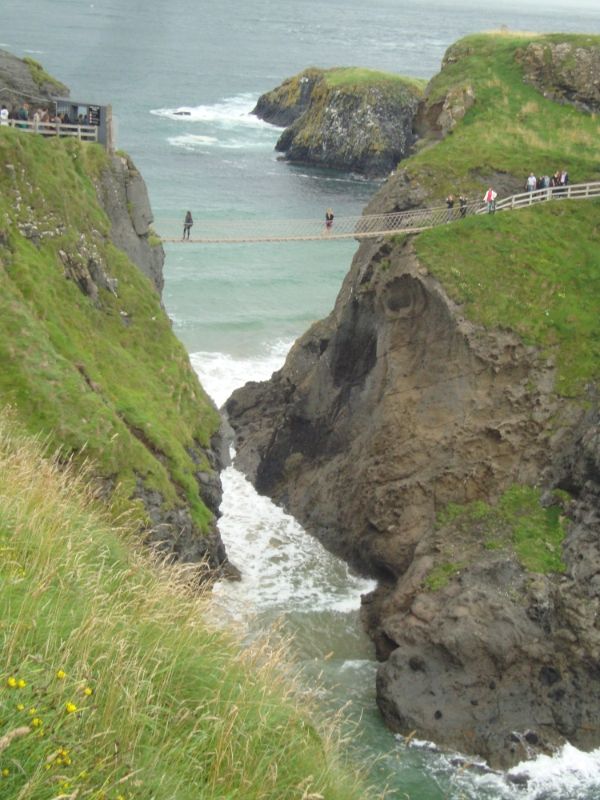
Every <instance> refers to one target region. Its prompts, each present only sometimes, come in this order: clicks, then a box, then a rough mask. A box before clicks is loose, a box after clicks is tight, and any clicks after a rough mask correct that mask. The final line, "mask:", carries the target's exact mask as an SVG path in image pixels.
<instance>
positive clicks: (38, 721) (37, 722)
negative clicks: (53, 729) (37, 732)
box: [31, 717, 43, 728]
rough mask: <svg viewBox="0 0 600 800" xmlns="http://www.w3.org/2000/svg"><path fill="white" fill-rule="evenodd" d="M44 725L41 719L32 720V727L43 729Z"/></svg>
mask: <svg viewBox="0 0 600 800" xmlns="http://www.w3.org/2000/svg"><path fill="white" fill-rule="evenodd" d="M42 724H43V723H42V720H41V719H40V718H39V717H34V718H33V719H32V720H31V725H32V726H33V727H34V728H41V727H42Z"/></svg>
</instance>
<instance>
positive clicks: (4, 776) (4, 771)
mask: <svg viewBox="0 0 600 800" xmlns="http://www.w3.org/2000/svg"><path fill="white" fill-rule="evenodd" d="M9 775H10V770H9V769H8V767H4V769H3V770H2V777H3V778H8V776H9Z"/></svg>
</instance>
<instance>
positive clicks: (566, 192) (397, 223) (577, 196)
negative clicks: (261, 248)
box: [158, 181, 600, 244]
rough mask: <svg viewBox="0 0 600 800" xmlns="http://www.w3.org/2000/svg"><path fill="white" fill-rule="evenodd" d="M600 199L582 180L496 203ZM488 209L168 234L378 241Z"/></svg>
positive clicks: (251, 240) (209, 240) (167, 223)
mask: <svg viewBox="0 0 600 800" xmlns="http://www.w3.org/2000/svg"><path fill="white" fill-rule="evenodd" d="M593 197H600V181H597V182H594V183H578V184H572V185H569V186H553V187H549V188H547V189H536V190H535V191H533V192H522V193H520V194H515V195H511V196H510V197H505V198H503V199H502V200H498V201H497V202H496V208H495V210H496V212H502V211H511V210H516V209H520V208H529V207H530V206H532V205H536V204H538V203H544V202H548V201H560V200H587V199H590V198H593ZM485 213H487V205H486V204H485V203H484V202H482V201H477V202H475V203H473V202H471V203H468V204H467V206H466V207H464V208H463V209H461V208H460V207H459V206H457V205H455V206H454V208H451V209H449V208H448V207H447V206H441V207H440V206H437V207H435V208H420V209H414V210H411V211H399V212H395V213H391V214H371V215H363V216H354V217H336V218H335V219H334V222H333V227H332V228H331V229H330V230H327V229H326V228H325V225H324V222H322V221H320V220H315V219H253V220H230V221H227V220H223V219H218V220H209V219H202V220H201V221H197V222H195V223H194V227H193V228H192V233H193V235H192V236H191V237H190V239H189V240H183V239H182V238H181V235H179V236H162V237H161V239H162V241H163V242H165V243H170V244H188V243H189V244H258V243H269V242H307V241H321V242H331V241H336V240H340V239H359V240H360V239H373V238H377V237H379V236H389V235H392V234H395V233H396V234H397V233H419V232H420V231H424V230H428V229H429V228H435V227H437V226H438V225H444V224H447V223H450V222H456V221H458V220H460V219H463V218H464V217H466V216H473V215H476V214H485ZM158 227H159V228H160V227H162V228H163V229H166V228H167V227H168V228H169V229H170V230H171V231H172V230H173V229H174V228H176V229H177V230H179V231H181V230H182V229H183V220H181V221H175V220H173V219H163V220H158Z"/></svg>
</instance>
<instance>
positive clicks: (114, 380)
mask: <svg viewBox="0 0 600 800" xmlns="http://www.w3.org/2000/svg"><path fill="white" fill-rule="evenodd" d="M0 83H2V85H3V86H10V87H11V94H10V96H11V101H10V104H11V105H13V104H17V105H20V104H21V103H24V102H26V101H27V100H28V99H29V101H32V96H33V100H34V102H35V104H36V106H37V105H39V106H41V107H44V105H45V104H48V105H50V104H51V103H52V96H53V92H54V91H60V94H61V96H64V95H65V94H66V92H67V91H68V90H67V89H66V87H64V86H63V85H62V84H60V85H59V84H58V82H56V81H54V79H52V78H50V76H47V75H46V73H45V72H44V71H43V68H42V67H41V65H39V64H37V63H35V62H31V61H25V60H24V61H21V60H19V59H16V58H15V57H13V56H11V55H10V54H7V53H3V52H2V53H0ZM58 86H60V89H58V88H57V87H58ZM0 161H1V166H0V281H1V286H2V291H1V292H0V327H1V333H0V364H1V366H2V369H1V370H0V399H1V401H2V402H1V406H2V407H1V408H0V497H1V498H2V502H1V503H0V554H1V556H2V557H1V558H0V620H1V622H0V645H1V647H2V654H3V659H2V665H1V666H0V795H1V796H2V797H11V798H16V797H27V798H31V800H47V798H50V797H58V796H62V797H71V798H75V797H83V796H90V797H91V796H93V797H97V798H100V797H103V798H106V800H122V798H125V797H127V798H134V797H140V798H142V797H143V798H148V797H156V798H173V797H177V798H178V800H187V799H188V798H189V800H192V798H193V799H194V800H196V798H198V797H207V798H208V797H211V798H212V797H226V796H227V797H242V796H243V797H244V798H249V799H250V800H252V798H256V799H257V800H258V798H261V800H264V799H265V798H266V799H267V800H269V799H270V800H280V798H282V797H289V798H298V800H301V798H305V800H307V799H308V798H318V797H327V798H332V800H337V799H338V798H339V800H342V798H343V799H344V800H348V798H350V800H360V798H364V797H365V796H372V794H371V793H370V792H369V789H368V788H367V787H365V786H364V785H363V783H362V780H361V779H360V777H359V776H357V775H355V774H353V771H352V770H349V769H348V767H347V766H346V765H343V764H342V761H341V758H340V756H339V748H338V745H337V744H336V742H337V741H338V738H339V737H338V734H337V733H336V732H335V731H333V730H332V729H331V727H330V726H328V725H326V724H323V723H322V722H321V721H320V720H319V716H318V714H317V713H316V711H315V706H314V705H313V703H312V701H311V699H310V698H309V697H307V696H306V693H305V692H304V693H302V692H301V691H300V690H299V689H298V688H297V687H296V685H295V681H294V677H293V674H292V671H291V669H290V667H289V666H288V665H287V664H286V658H285V654H284V652H283V651H282V649H281V648H278V647H275V646H272V645H271V644H269V642H267V641H262V642H260V643H256V644H255V646H253V647H249V648H248V647H245V648H243V647H242V644H241V643H240V641H239V638H238V635H237V634H234V633H228V632H227V631H224V630H221V629H219V627H218V626H217V625H216V623H215V622H214V616H215V612H214V609H212V608H211V601H210V596H209V595H208V585H209V582H210V581H211V580H214V579H217V578H222V577H233V578H235V577H236V576H237V575H238V574H239V573H238V572H237V570H236V569H235V568H234V567H233V566H232V565H231V564H229V562H228V560H227V556H226V553H225V550H224V547H223V544H222V542H221V539H220V536H219V533H218V529H217V525H216V521H217V517H218V513H219V511H218V509H219V504H220V500H221V484H220V479H219V470H220V469H221V466H222V464H223V463H224V458H223V447H222V436H221V432H220V431H221V419H220V416H219V414H218V412H217V410H216V409H215V407H214V405H213V403H212V402H211V401H210V399H209V398H208V397H207V395H206V394H205V392H204V390H203V389H202V387H201V386H200V384H199V382H198V380H197V377H196V375H195V373H194V371H193V369H192V367H191V365H190V362H189V358H188V356H187V353H186V352H185V350H184V348H183V346H182V345H181V343H180V342H179V341H178V340H177V339H176V337H175V335H174V334H173V332H172V329H171V323H170V320H169V319H168V317H167V315H166V313H165V311H164V308H163V306H162V303H161V296H160V293H161V290H162V285H163V276H162V265H163V261H164V253H163V249H162V245H161V242H160V239H159V238H158V237H157V236H156V235H155V234H154V233H153V231H152V227H151V223H152V211H151V208H150V204H149V202H148V195H147V191H146V187H145V184H144V181H143V178H142V176H141V175H140V174H139V172H138V171H137V169H136V168H135V165H134V164H133V162H132V160H131V159H130V158H129V157H128V156H127V155H126V154H125V153H117V154H115V155H112V154H110V153H107V152H106V151H105V150H104V149H102V148H101V147H100V146H99V145H95V144H86V143H82V142H79V141H77V140H76V139H75V138H60V137H58V136H48V137H45V136H44V137H42V136H40V135H37V134H34V133H30V132H28V131H27V130H23V129H19V127H15V128H12V127H8V126H2V127H0ZM202 587H204V589H203V588H202ZM211 620H212V621H211Z"/></svg>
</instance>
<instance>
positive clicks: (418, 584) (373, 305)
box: [226, 33, 600, 767]
mask: <svg viewBox="0 0 600 800" xmlns="http://www.w3.org/2000/svg"><path fill="white" fill-rule="evenodd" d="M599 53H600V39H599V38H598V37H592V36H583V35H582V36H576V35H559V34H557V35H552V36H533V35H522V36H519V35H513V34H509V33H504V34H498V35H492V34H490V35H478V36H469V37H467V38H465V39H463V40H461V41H459V42H457V43H456V44H455V45H453V46H452V47H450V48H449V50H448V51H447V53H446V56H445V58H444V62H443V65H442V69H441V71H440V73H439V74H438V75H437V76H435V77H434V78H433V79H432V81H431V82H430V83H429V85H428V86H427V88H426V90H425V94H424V98H423V100H422V101H421V103H420V104H419V107H418V108H417V110H416V113H415V117H414V126H415V133H418V135H419V137H420V138H419V142H418V145H417V149H416V152H415V153H414V155H412V156H411V157H410V158H408V159H406V160H405V161H403V163H402V164H401V168H400V169H398V170H397V171H396V172H395V174H394V175H393V176H391V177H390V178H389V179H388V180H387V181H386V183H385V184H384V185H383V187H382V188H381V190H380V191H379V192H378V193H377V194H376V195H375V196H374V198H373V200H372V201H371V203H370V204H369V207H368V209H367V212H379V213H384V212H391V211H396V210H404V209H409V208H418V207H420V206H424V205H435V204H438V205H439V204H441V203H442V202H443V200H444V198H445V197H446V196H447V195H448V194H449V193H454V194H456V195H458V194H459V193H462V194H464V195H467V196H469V197H470V198H473V199H474V200H478V201H481V199H482V197H483V194H484V191H485V189H486V188H487V187H488V186H490V185H491V186H493V187H495V189H496V190H497V191H498V192H499V194H500V196H502V195H507V194H511V193H513V192H517V191H523V190H524V188H525V178H526V176H527V175H528V174H529V173H530V172H531V171H533V172H534V173H535V174H539V175H545V174H548V175H551V174H553V173H554V172H555V171H556V170H561V169H563V170H564V169H567V170H568V172H569V174H570V177H571V181H572V182H590V181H599V180H600V166H599V164H600V161H599V158H598V156H599V150H598V130H597V120H596V118H595V117H594V116H593V113H590V112H593V111H595V110H596V109H597V102H598V98H597V80H596V73H595V72H594V66H593V65H595V64H597V60H598V57H599V56H598V54H599ZM300 101H301V104H302V103H303V104H304V105H306V98H302V96H301V97H300ZM309 107H310V106H309ZM303 113H304V114H306V113H308V111H304V112H303ZM278 119H279V121H280V122H281V121H285V122H287V121H288V120H287V119H285V120H282V118H281V117H279V118H278ZM299 119H302V117H300V118H299ZM296 124H297V123H293V125H296ZM599 208H600V206H599V204H598V201H597V200H588V201H583V202H576V201H568V202H567V201H564V202H563V201H561V200H560V199H557V200H556V201H555V202H554V201H553V202H551V203H544V204H541V205H540V206H539V207H535V208H531V209H528V210H522V211H518V212H513V213H510V214H496V215H487V216H479V217H470V218H467V219H464V220H460V221H458V222H456V223H455V224H453V225H444V226H441V227H439V228H437V229H435V230H432V231H429V232H425V233H422V234H420V235H417V236H406V235H398V236H393V237H389V238H385V239H383V238H382V239H380V240H377V241H372V242H365V243H362V244H361V245H360V247H359V249H358V252H357V254H356V256H355V258H354V260H353V263H352V266H351V268H350V271H349V273H348V275H347V276H346V278H345V280H344V283H343V285H342V287H341V290H340V293H339V295H338V298H337V301H336V304H335V307H334V309H333V311H332V312H331V314H330V315H329V316H328V317H327V318H326V319H324V320H322V321H320V322H317V323H315V324H314V325H313V326H312V327H311V328H310V329H309V330H308V331H307V332H306V333H305V334H304V336H302V337H301V338H300V339H299V340H298V341H297V342H296V344H295V345H294V347H293V348H292V350H291V352H290V354H289V356H288V358H287V361H286V363H285V365H284V367H283V368H282V369H281V370H280V371H279V372H276V373H275V374H274V375H273V377H272V378H271V380H269V381H267V382H264V383H249V384H247V385H246V386H245V387H243V388H242V389H239V390H237V391H236V392H235V393H234V394H233V396H232V397H231V399H230V400H229V401H228V403H227V404H226V410H227V414H228V418H229V421H230V422H231V424H232V426H233V427H234V429H235V431H236V442H237V448H238V456H237V464H238V465H239V466H240V468H242V469H243V470H244V471H245V472H246V474H247V475H248V476H249V477H250V478H251V479H252V481H253V482H254V484H255V486H256V487H257V489H258V490H259V491H260V492H262V493H265V494H268V495H269V496H270V497H272V498H273V499H274V500H275V501H276V502H278V503H280V504H281V505H283V506H284V507H285V508H286V509H288V510H289V511H290V512H291V513H292V514H294V516H296V517H297V518H298V519H299V520H300V521H301V522H302V524H303V525H305V526H306V528H307V529H308V530H309V531H311V532H312V533H314V534H315V535H316V536H318V537H319V538H320V539H321V541H322V542H323V543H324V544H325V545H326V546H327V547H328V548H330V549H331V550H332V551H334V552H336V553H338V554H339V555H341V556H342V557H343V558H345V559H346V560H347V561H348V562H349V563H351V564H353V565H354V566H355V568H356V569H358V570H359V571H360V572H362V573H363V574H367V575H369V576H373V577H375V578H377V579H378V581H379V586H378V588H377V590H376V591H375V592H373V593H372V594H371V595H369V596H366V597H365V598H364V604H363V618H364V622H365V625H366V627H367V630H368V631H369V633H370V635H371V637H372V639H373V641H374V643H375V645H376V648H377V653H378V657H379V659H380V661H381V665H380V667H379V670H378V676H377V699H378V704H379V707H380V709H381V712H382V714H383V715H384V717H385V719H386V721H387V722H388V724H389V725H390V727H391V728H392V729H393V730H395V731H399V732H402V733H404V734H409V733H411V732H413V731H416V732H417V734H418V735H419V736H420V737H425V738H428V739H431V740H433V741H434V742H437V743H439V744H442V745H446V746H449V747H452V748H459V749H460V750H462V751H463V752H465V753H470V754H477V755H479V756H482V757H484V758H485V759H487V760H488V762H489V763H490V764H491V765H493V766H500V767H507V766H510V765H514V764H516V763H517V762H518V761H520V760H523V759H524V758H526V757H531V756H532V755H533V754H535V753H540V752H545V753H548V752H552V751H553V750H554V748H556V747H558V746H560V745H561V744H562V743H564V742H565V741H568V742H571V743H573V744H575V745H577V746H578V747H580V748H583V749H592V748H594V747H597V746H598V744H599V743H600V723H599V720H600V670H599V668H598V664H599V663H600V631H599V629H598V624H597V619H598V612H599V611H600V504H599V501H600V477H599V476H600V433H599V423H600V410H599V406H598V379H599V377H600V328H599V317H598V308H599V298H600V285H599V275H600V259H599V256H598V253H599V252H600V249H599V245H600V239H599V232H598V224H597V220H598V211H599Z"/></svg>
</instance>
